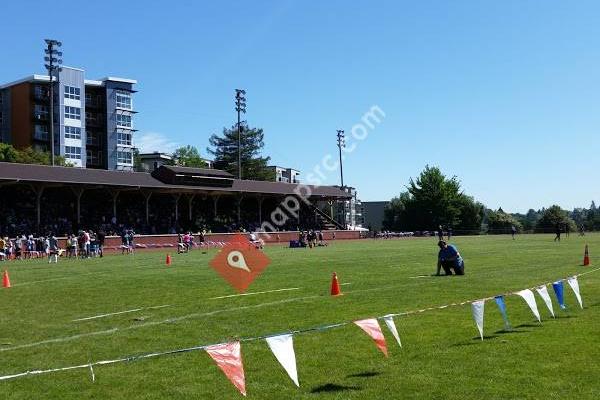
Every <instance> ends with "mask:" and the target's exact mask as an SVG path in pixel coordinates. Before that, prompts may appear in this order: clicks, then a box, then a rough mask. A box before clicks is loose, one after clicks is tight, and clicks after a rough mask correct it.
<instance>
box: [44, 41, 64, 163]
mask: <svg viewBox="0 0 600 400" xmlns="http://www.w3.org/2000/svg"><path fill="white" fill-rule="evenodd" d="M45 41H46V45H47V47H46V49H44V53H45V54H46V56H45V57H44V61H45V62H46V63H45V64H44V66H45V67H46V69H47V70H48V75H49V76H50V164H51V165H54V74H55V73H56V72H60V70H61V67H60V65H61V64H62V58H61V57H62V52H61V51H58V50H56V49H57V48H58V47H61V46H62V43H61V42H59V41H58V40H54V39H45Z"/></svg>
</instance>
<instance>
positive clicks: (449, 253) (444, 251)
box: [436, 240, 465, 275]
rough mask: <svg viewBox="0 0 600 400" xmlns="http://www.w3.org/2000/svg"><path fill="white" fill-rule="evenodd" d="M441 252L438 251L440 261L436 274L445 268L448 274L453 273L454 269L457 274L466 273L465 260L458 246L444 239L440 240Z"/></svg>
mask: <svg viewBox="0 0 600 400" xmlns="http://www.w3.org/2000/svg"><path fill="white" fill-rule="evenodd" d="M438 246H439V248H440V252H439V253H438V263H437V272H436V275H439V274H440V270H441V269H442V268H443V269H444V272H445V273H446V275H452V270H454V274H455V275H464V274H465V262H464V261H463V259H462V257H461V256H460V253H459V252H458V249H457V248H456V246H454V245H452V244H448V243H446V242H445V241H443V240H440V241H439V242H438Z"/></svg>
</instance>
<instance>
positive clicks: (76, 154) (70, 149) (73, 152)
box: [65, 146, 81, 160]
mask: <svg viewBox="0 0 600 400" xmlns="http://www.w3.org/2000/svg"><path fill="white" fill-rule="evenodd" d="M65 158H69V159H71V160H81V147H75V146H65Z"/></svg>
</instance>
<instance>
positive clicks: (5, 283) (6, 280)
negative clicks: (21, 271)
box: [2, 270, 10, 288]
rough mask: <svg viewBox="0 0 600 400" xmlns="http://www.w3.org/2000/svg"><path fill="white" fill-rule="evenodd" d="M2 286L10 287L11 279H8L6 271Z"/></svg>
mask: <svg viewBox="0 0 600 400" xmlns="http://www.w3.org/2000/svg"><path fill="white" fill-rule="evenodd" d="M2 286H4V287H5V288H9V287H10V278H9V277H8V272H7V271H6V270H4V276H3V277H2Z"/></svg>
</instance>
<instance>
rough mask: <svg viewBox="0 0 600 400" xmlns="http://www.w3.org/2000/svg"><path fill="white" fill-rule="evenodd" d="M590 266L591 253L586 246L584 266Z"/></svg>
mask: <svg viewBox="0 0 600 400" xmlns="http://www.w3.org/2000/svg"><path fill="white" fill-rule="evenodd" d="M588 265H590V253H589V252H588V245H587V244H586V245H585V253H583V266H584V267H586V266H588Z"/></svg>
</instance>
